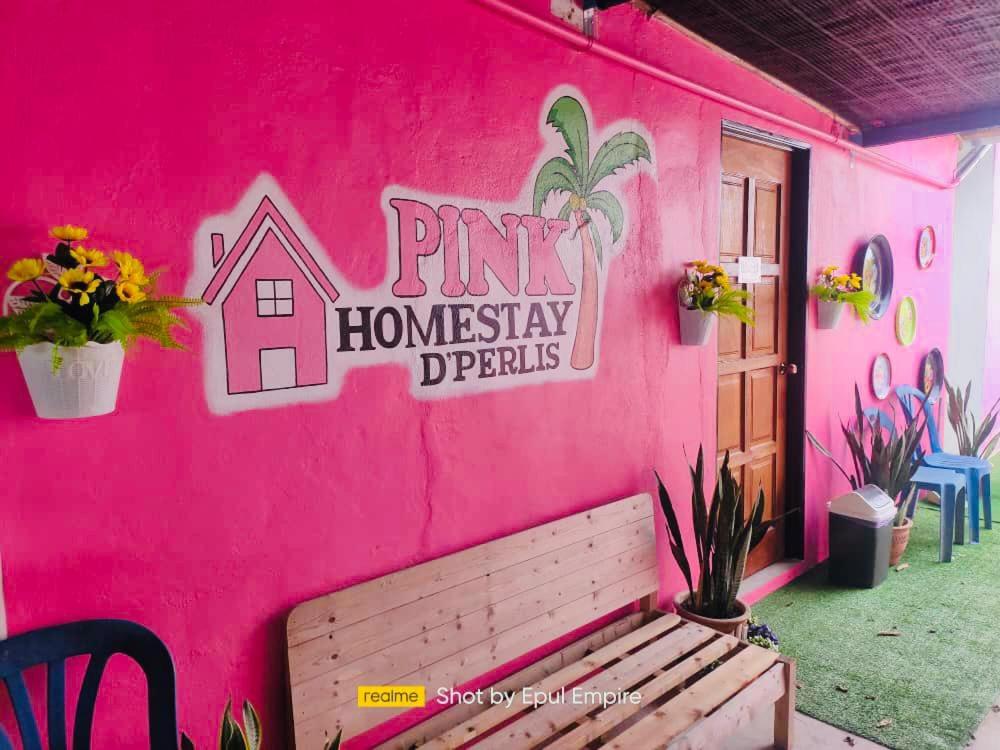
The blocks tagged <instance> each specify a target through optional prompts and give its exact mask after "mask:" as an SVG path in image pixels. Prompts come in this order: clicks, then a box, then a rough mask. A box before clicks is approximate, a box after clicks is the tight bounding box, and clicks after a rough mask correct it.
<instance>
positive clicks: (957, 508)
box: [864, 407, 965, 562]
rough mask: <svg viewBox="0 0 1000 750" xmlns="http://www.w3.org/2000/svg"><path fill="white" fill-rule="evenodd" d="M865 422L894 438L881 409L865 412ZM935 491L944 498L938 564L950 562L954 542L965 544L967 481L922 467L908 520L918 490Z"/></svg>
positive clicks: (913, 483)
mask: <svg viewBox="0 0 1000 750" xmlns="http://www.w3.org/2000/svg"><path fill="white" fill-rule="evenodd" d="M864 414H865V418H866V419H867V420H868V422H869V424H871V425H872V426H873V427H874V426H875V424H876V422H877V423H878V424H879V425H881V426H882V427H883V428H885V429H886V430H887V431H888V432H889V434H890V435H891V436H895V434H896V423H895V422H894V421H893V420H892V418H891V417H890V416H889V415H888V414H886V413H885V412H884V411H882V410H881V409H876V408H874V407H873V408H870V409H865V411H864ZM918 489H920V490H933V491H935V492H937V494H938V497H940V498H941V521H940V541H939V543H938V560H940V561H941V562H951V558H952V540H953V539H954V543H955V544H964V543H965V509H964V507H963V506H964V502H963V495H964V493H963V492H962V491H963V490H964V489H965V477H963V476H962V475H960V474H956V473H955V472H953V471H947V470H945V469H932V468H931V467H929V466H921V467H919V468H918V469H917V470H916V472H915V473H914V474H913V477H912V478H911V479H910V493H911V494H912V495H913V497H912V499H911V500H910V504H909V506H908V507H907V509H906V517H907V518H910V519H912V518H913V515H914V513H916V511H917V495H916V490H918Z"/></svg>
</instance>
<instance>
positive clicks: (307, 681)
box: [288, 495, 795, 750]
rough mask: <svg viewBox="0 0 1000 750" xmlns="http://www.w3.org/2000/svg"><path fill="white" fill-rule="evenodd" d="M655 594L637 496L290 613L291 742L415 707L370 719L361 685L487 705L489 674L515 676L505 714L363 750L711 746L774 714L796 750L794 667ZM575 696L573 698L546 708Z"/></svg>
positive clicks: (440, 718) (480, 708)
mask: <svg viewBox="0 0 1000 750" xmlns="http://www.w3.org/2000/svg"><path fill="white" fill-rule="evenodd" d="M657 591H658V575H657V555H656V538H655V531H654V516H653V504H652V498H651V497H650V496H649V495H637V496H635V497H630V498H626V499H624V500H620V501H617V502H614V503H609V504H607V505H603V506H601V507H598V508H594V509H592V510H589V511H586V512H584V513H578V514H576V515H573V516H569V517H567V518H563V519H560V520H558V521H553V522H551V523H547V524H545V525H543V526H538V527H535V528H532V529H528V530H526V531H522V532H520V533H517V534H513V535H511V536H507V537H503V538H501V539H497V540H495V541H492V542H488V543H486V544H481V545H479V546H477V547H472V548H471V549H467V550H464V551H462V552H458V553H455V554H452V555H448V556H446V557H442V558H439V559H437V560H433V561H431V562H427V563H423V564H421V565H417V566H415V567H412V568H406V569H404V570H400V571H398V572H396V573H392V574H390V575H386V576H383V577H381V578H376V579H374V580H371V581H367V582H365V583H361V584H359V585H357V586H352V587H350V588H348V589H344V590H342V591H338V592H335V593H333V594H328V595H327V596H323V597H320V598H318V599H314V600H312V601H309V602H306V603H304V604H301V605H299V606H298V607H296V608H295V609H294V610H293V611H292V613H291V615H290V616H289V618H288V664H289V680H290V686H291V699H292V714H293V724H294V734H295V746H296V748H297V750H322V747H323V744H324V742H325V741H326V740H327V739H329V738H332V737H333V736H335V735H336V733H337V731H338V729H341V728H342V729H343V730H344V736H345V738H351V737H355V736H357V735H359V734H361V733H363V732H366V731H367V730H369V729H372V728H373V727H377V726H378V725H381V724H383V723H384V722H386V721H388V720H390V719H393V718H395V717H397V716H399V715H400V714H402V713H404V712H406V711H409V710H411V709H407V708H361V707H359V706H358V687H359V686H378V685H422V686H425V688H426V693H427V700H428V703H430V702H432V701H434V700H436V699H437V695H438V693H437V691H438V689H439V688H453V687H464V686H470V687H483V688H484V690H485V691H486V693H485V695H487V696H488V694H489V690H488V686H489V683H488V682H487V683H485V684H483V683H482V682H479V683H476V682H475V681H477V680H480V681H481V680H482V678H483V676H484V675H487V673H490V672H493V671H496V670H499V669H500V668H501V667H506V668H507V669H506V672H507V673H505V672H503V670H501V671H500V677H502V679H499V680H496V681H494V683H493V685H492V687H493V688H494V689H495V690H496V691H497V692H498V693H500V692H503V693H509V694H510V695H513V696H514V700H513V702H512V703H510V704H509V705H508V704H506V703H497V704H494V705H490V703H489V701H488V699H487V700H485V701H484V702H483V703H473V704H471V705H470V704H464V703H460V702H455V703H453V704H452V705H450V706H449V707H447V708H444V709H443V710H440V711H439V712H437V713H435V714H433V715H431V716H430V717H429V718H424V719H423V720H422V721H421V722H420V723H418V724H416V725H415V726H411V727H409V728H404V729H403V731H401V733H399V734H397V735H396V736H394V737H392V738H391V739H384V738H383V739H382V740H380V741H379V742H380V744H375V742H374V741H373V742H370V743H368V744H365V738H361V739H360V740H359V742H358V743H357V744H355V745H354V746H355V747H371V746H377V747H379V748H383V749H384V750H408V749H409V748H412V747H414V746H416V747H420V748H457V747H461V746H463V745H466V744H469V743H472V744H473V745H474V746H475V747H476V748H497V749H502V750H520V749H522V748H534V747H540V746H544V747H546V748H558V749H560V750H568V749H569V748H591V747H606V748H622V749H623V750H625V749H627V750H641V749H642V748H668V747H669V748H685V749H688V750H693V749H694V748H706V749H712V748H717V747H719V746H720V744H721V740H720V738H724V737H726V736H729V735H731V734H733V733H734V732H735V731H736V730H737V729H738V728H739V727H740V726H744V725H745V724H746V723H747V722H748V721H749V719H750V716H751V714H752V713H753V712H754V711H756V710H757V709H759V708H762V707H764V708H768V707H770V706H771V705H772V704H774V706H775V722H774V726H775V744H776V746H777V747H780V748H787V747H789V746H790V744H791V727H792V714H793V712H794V706H795V676H794V665H793V663H792V662H790V661H787V660H784V659H779V658H778V656H777V655H776V654H775V653H773V652H771V651H766V650H764V649H761V648H758V647H756V646H751V645H748V644H746V643H742V642H740V641H738V640H737V639H735V638H733V637H731V636H724V635H720V634H719V633H716V632H715V631H713V630H709V629H707V628H704V627H702V626H700V625H697V624H695V623H693V622H689V621H687V620H683V619H681V618H679V617H677V616H676V615H674V614H665V613H662V612H658V611H656V610H655V601H656V600H655V597H656V595H657ZM637 605H638V606H637ZM637 609H638V611H636V610H637ZM616 615H617V618H616V619H615V616H616ZM602 618H603V621H604V622H605V623H606V624H603V626H602V627H599V628H597V629H596V630H593V631H592V632H589V633H588V634H587V635H584V636H582V637H577V638H576V640H572V641H570V642H568V643H565V642H562V643H559V644H557V645H558V647H557V648H556V647H553V646H551V644H552V642H553V641H557V640H558V639H563V641H565V640H566V637H567V636H568V635H569V634H572V633H574V631H579V630H581V629H584V628H587V626H592V624H593V623H595V621H598V624H601V620H602ZM609 619H610V620H611V621H610V622H608V620H609ZM584 632H588V631H584ZM546 646H549V647H550V651H551V650H552V649H553V648H555V650H554V652H552V653H548V655H547V656H544V658H541V659H538V660H536V661H533V662H532V663H530V664H528V665H527V666H524V665H521V666H520V668H516V665H515V667H513V668H516V671H513V673H512V674H510V673H509V672H510V671H511V670H512V669H513V668H512V667H511V666H510V665H511V663H512V662H518V661H519V660H521V659H523V657H525V655H526V654H529V653H530V652H533V651H536V650H538V649H542V648H543V647H546ZM525 688H528V691H525ZM562 688H565V689H566V691H565V693H566V700H565V701H563V702H549V703H545V704H544V705H538V706H537V707H536V705H535V704H536V703H541V701H540V700H538V696H539V695H542V694H545V695H548V694H552V695H558V693H559V691H560V689H562ZM573 688H577V689H578V691H577V693H575V694H574V692H573ZM622 693H627V694H628V695H627V696H623V695H621V694H622ZM605 695H607V697H612V696H614V697H618V698H621V700H619V701H618V702H613V701H606V700H600V702H598V697H600V698H601V699H603V698H604V697H605ZM636 696H638V697H636ZM404 718H405V717H404ZM373 734H374V733H373ZM348 747H350V745H349V746H348Z"/></svg>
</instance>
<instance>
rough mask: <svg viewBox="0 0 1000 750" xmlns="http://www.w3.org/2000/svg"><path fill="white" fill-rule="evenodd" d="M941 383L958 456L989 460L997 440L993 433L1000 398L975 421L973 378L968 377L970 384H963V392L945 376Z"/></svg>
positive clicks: (995, 434) (998, 434)
mask: <svg viewBox="0 0 1000 750" xmlns="http://www.w3.org/2000/svg"><path fill="white" fill-rule="evenodd" d="M944 384H945V387H946V388H947V389H948V421H949V422H950V423H951V429H953V430H954V431H955V437H956V438H957V439H958V452H959V455H962V456H976V457H978V458H985V459H986V460H989V459H990V458H992V456H993V451H995V450H996V447H997V442H998V441H1000V432H997V433H994V428H995V427H996V424H997V414H998V412H997V407H998V406H1000V399H997V400H996V402H995V403H994V404H993V407H992V408H991V409H990V410H989V411H988V412H987V413H986V416H985V417H984V418H983V421H982V422H980V423H977V422H976V415H975V414H974V413H973V410H972V408H971V403H970V399H971V396H972V381H971V380H970V381H969V384H968V385H967V386H965V392H964V393H963V392H962V389H961V388H954V387H952V385H951V383H949V382H948V380H947V379H945V381H944Z"/></svg>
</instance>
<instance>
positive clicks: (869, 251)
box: [854, 234, 893, 320]
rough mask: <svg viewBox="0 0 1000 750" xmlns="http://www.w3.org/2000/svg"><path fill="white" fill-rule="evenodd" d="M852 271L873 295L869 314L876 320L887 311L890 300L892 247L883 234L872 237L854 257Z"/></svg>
mask: <svg viewBox="0 0 1000 750" xmlns="http://www.w3.org/2000/svg"><path fill="white" fill-rule="evenodd" d="M854 273H856V274H858V275H859V276H860V277H861V281H862V287H863V288H864V289H867V290H868V291H870V292H871V293H872V294H874V295H875V299H874V300H872V306H871V315H872V318H874V319H875V320H878V319H879V318H881V317H882V316H884V315H885V314H886V313H887V312H889V302H890V301H891V300H892V275H893V274H892V248H891V247H889V240H887V239H886V238H885V235H882V234H877V235H875V236H874V237H872V239H871V242H869V243H868V244H867V245H866V246H865V247H863V248H861V249H860V250H859V251H858V253H857V255H856V256H855V258H854Z"/></svg>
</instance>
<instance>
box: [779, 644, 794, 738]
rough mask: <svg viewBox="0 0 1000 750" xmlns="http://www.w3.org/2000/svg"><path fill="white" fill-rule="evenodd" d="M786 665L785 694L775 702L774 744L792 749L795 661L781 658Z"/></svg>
mask: <svg viewBox="0 0 1000 750" xmlns="http://www.w3.org/2000/svg"><path fill="white" fill-rule="evenodd" d="M781 661H782V663H783V664H784V665H785V694H784V695H783V696H782V697H781V698H779V699H778V702H777V703H775V704H774V746H775V747H776V748H778V750H791V747H792V728H793V727H794V726H795V662H794V661H792V660H791V659H787V658H785V657H782V658H781Z"/></svg>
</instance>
